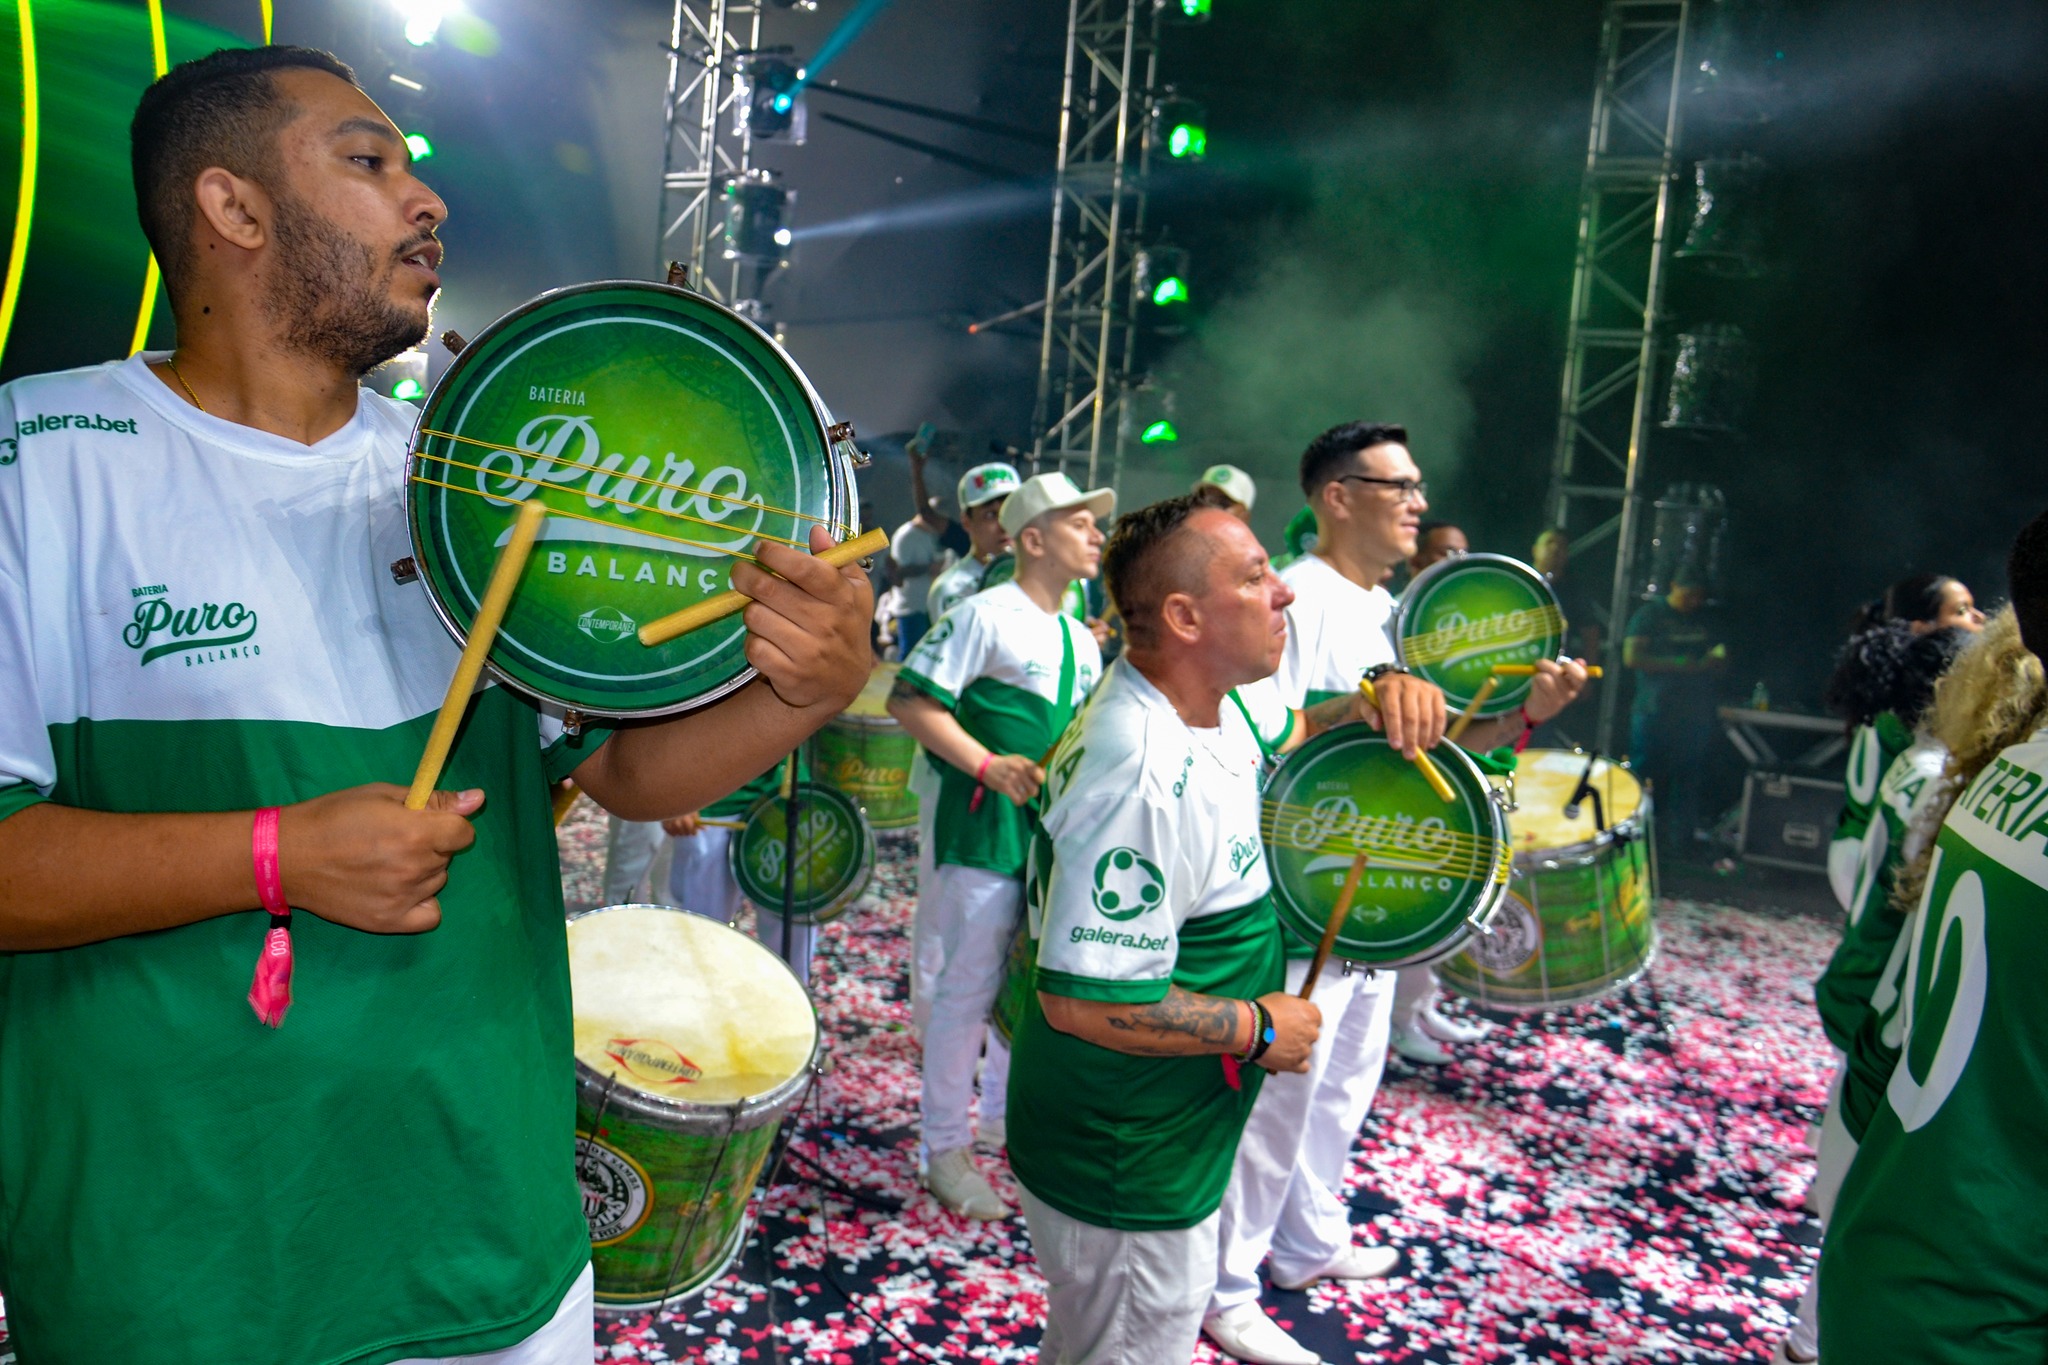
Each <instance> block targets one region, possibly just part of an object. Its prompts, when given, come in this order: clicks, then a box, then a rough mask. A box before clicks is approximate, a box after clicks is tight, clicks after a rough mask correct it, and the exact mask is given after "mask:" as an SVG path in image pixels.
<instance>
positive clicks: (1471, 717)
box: [1444, 678, 1500, 744]
mask: <svg viewBox="0 0 2048 1365" xmlns="http://www.w3.org/2000/svg"><path fill="white" fill-rule="evenodd" d="M1499 686H1500V679H1499V678H1488V679H1486V681H1484V682H1482V683H1480V684H1479V690H1478V691H1477V692H1474V693H1473V694H1472V704H1471V705H1470V706H1467V707H1466V708H1465V710H1464V712H1463V713H1462V714H1460V715H1459V717H1458V718H1457V719H1456V720H1454V721H1452V722H1451V728H1450V729H1448V730H1446V731H1444V738H1445V739H1447V740H1449V741H1451V743H1453V744H1456V743H1457V742H1458V740H1459V739H1461V738H1462V737H1463V736H1464V734H1465V727H1466V726H1468V725H1470V724H1471V723H1472V722H1473V721H1475V720H1477V719H1478V718H1479V708H1480V707H1482V706H1484V705H1486V699H1487V698H1488V697H1490V696H1492V695H1493V689H1495V688H1496V687H1499Z"/></svg>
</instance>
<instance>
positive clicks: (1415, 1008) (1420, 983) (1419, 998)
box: [1394, 967, 1436, 1033]
mask: <svg viewBox="0 0 2048 1365" xmlns="http://www.w3.org/2000/svg"><path fill="white" fill-rule="evenodd" d="M1434 999H1436V969H1435V968H1433V967H1403V968H1401V969H1400V970H1399V971H1397V972H1395V973H1394V1030H1395V1031H1396V1032H1397V1033H1412V1032H1414V1031H1415V1029H1416V1028H1417V1027H1418V1025H1417V1024H1416V1022H1415V1020H1416V1017H1417V1016H1419V1015H1420V1014H1421V1013H1422V1011H1423V1010H1424V1009H1426V1008H1428V1006H1429V1002H1430V1001H1432V1000H1434Z"/></svg>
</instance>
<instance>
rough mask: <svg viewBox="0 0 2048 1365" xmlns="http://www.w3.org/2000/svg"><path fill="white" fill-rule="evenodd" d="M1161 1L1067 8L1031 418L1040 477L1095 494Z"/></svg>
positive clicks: (1133, 253) (1113, 454) (1141, 196)
mask: <svg viewBox="0 0 2048 1365" xmlns="http://www.w3.org/2000/svg"><path fill="white" fill-rule="evenodd" d="M1159 14H1160V12H1159V6H1158V4H1157V3H1156V0H1069V4H1068V9H1067V55H1066V68H1065V80H1064V83H1063V87H1062V94H1061V97H1060V146H1059V161H1058V163H1057V167H1056V171H1055V176H1054V184H1053V203H1052V251H1051V254H1050V256H1049V258H1048V260H1047V262H1046V269H1045V317H1044V330H1043V332H1042V334H1041V339H1040V343H1039V353H1038V399H1037V403H1036V405H1035V407H1034V409H1033V414H1032V448H1031V459H1032V466H1033V468H1034V469H1035V470H1039V471H1049V470H1053V469H1058V470H1062V471H1067V472H1070V473H1072V474H1075V475H1077V476H1079V477H1081V478H1083V479H1084V480H1085V482H1084V483H1083V486H1084V487H1089V488H1092V487H1095V486H1097V485H1098V483H1099V482H1100V481H1101V480H1102V478H1103V476H1104V475H1105V474H1106V475H1107V476H1108V479H1109V482H1110V483H1111V484H1112V485H1114V484H1116V483H1117V482H1118V481H1119V480H1120V479H1121V477H1122V474H1123V449H1124V442H1125V438H1126V433H1125V431H1124V430H1123V428H1124V427H1125V426H1126V425H1127V423H1125V422H1123V421H1122V420H1121V418H1122V412H1123V404H1124V401H1125V398H1126V396H1127V395H1128V393H1129V392H1130V389H1131V384H1132V380H1133V371H1134V367H1135V347H1136V343H1137V338H1138V311H1137V310H1138V298H1137V291H1136V288H1135V285H1134V274H1135V271H1134V267H1135V265H1136V262H1137V256H1138V249H1139V243H1140V241H1141V239H1142V234H1143V233H1144V230H1145V187H1146V176H1147V174H1148V172H1149V171H1150V168H1151V156H1152V143H1153V131H1154V130H1153V128H1152V122H1153V112H1154V107H1155V105H1156V104H1157V101H1158V96H1159V84H1158V76H1159V23H1160V17H1159Z"/></svg>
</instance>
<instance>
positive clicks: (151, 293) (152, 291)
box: [128, 0, 171, 355]
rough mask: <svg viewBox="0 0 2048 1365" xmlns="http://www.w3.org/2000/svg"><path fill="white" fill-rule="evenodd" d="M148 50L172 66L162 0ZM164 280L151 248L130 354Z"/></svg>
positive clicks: (164, 67) (144, 333) (161, 67)
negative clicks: (165, 37)
mask: <svg viewBox="0 0 2048 1365" xmlns="http://www.w3.org/2000/svg"><path fill="white" fill-rule="evenodd" d="M149 54H150V56H151V57H152V58H153V59H154V60H155V62H156V74H157V75H159V76H161V75H163V74H164V72H166V71H168V70H170V69H171V57H170V51H169V47H168V45H167V44H166V43H165V42H164V4H163V0H149ZM162 283H163V272H162V271H160V270H159V269H157V264H156V254H155V253H154V252H152V253H150V257H149V266H148V268H147V269H146V270H144V271H143V272H142V306H141V307H140V308H138V309H137V310H136V312H135V335H134V336H133V337H132V338H130V340H129V342H128V354H129V355H134V354H135V353H136V352H137V351H139V350H141V349H142V348H143V347H144V346H145V345H147V344H148V343H149V323H150V319H151V318H154V317H155V316H156V291H157V288H158V286H159V285H161V284H162Z"/></svg>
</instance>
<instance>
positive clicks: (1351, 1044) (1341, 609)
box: [1204, 422, 1586, 1365]
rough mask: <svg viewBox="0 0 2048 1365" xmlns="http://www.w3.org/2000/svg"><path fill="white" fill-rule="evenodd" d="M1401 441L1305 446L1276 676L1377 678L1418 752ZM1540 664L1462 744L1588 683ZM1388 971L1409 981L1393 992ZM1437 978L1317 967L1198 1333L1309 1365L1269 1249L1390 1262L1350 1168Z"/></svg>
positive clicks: (1231, 1208)
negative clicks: (1267, 1310)
mask: <svg viewBox="0 0 2048 1365" xmlns="http://www.w3.org/2000/svg"><path fill="white" fill-rule="evenodd" d="M1407 442H1408V433H1407V432H1406V431H1405V430H1403V429H1402V428H1401V427H1398V426H1390V425H1384V424H1380V423H1373V422H1347V423H1345V424H1344V425H1342V426H1339V427H1333V428H1331V429H1330V430H1329V431H1326V432H1324V433H1323V434H1322V435H1320V436H1318V437H1317V438H1316V439H1315V440H1314V441H1313V442H1311V443H1310V444H1309V447H1308V449H1307V450H1306V451H1304V452H1303V454H1302V457H1301V489H1302V492H1303V494H1304V495H1305V496H1306V497H1307V498H1308V500H1309V505H1310V507H1311V508H1313V509H1314V512H1315V519H1316V548H1315V550H1314V551H1313V552H1312V553H1309V554H1306V555H1303V556H1302V557H1301V558H1300V559H1297V560H1295V561H1294V562H1293V563H1291V564H1289V565H1288V566H1287V567H1286V568H1285V569H1284V570H1282V571H1281V576H1282V577H1283V578H1285V579H1286V581H1287V586H1288V588H1289V589H1290V590H1291V592H1292V594H1293V601H1292V602H1291V604H1290V605H1289V606H1288V608H1287V641H1286V648H1285V650H1284V652H1283V654H1282V657H1281V659H1280V664H1279V668H1278V670H1277V671H1276V672H1275V673H1274V675H1273V678H1274V683H1275V684H1276V686H1277V687H1278V690H1279V693H1280V699H1281V701H1282V702H1283V703H1284V704H1286V705H1289V706H1294V707H1303V706H1307V707H1314V706H1315V705H1317V704H1318V703H1323V702H1326V701H1328V700H1330V699H1333V698H1338V697H1350V696H1353V695H1355V694H1356V693H1357V692H1358V690H1359V681H1360V679H1362V678H1363V679H1370V680H1372V682H1373V685H1374V688H1375V691H1376V694H1377V696H1378V698H1379V700H1380V702H1381V704H1382V705H1383V706H1384V708H1385V714H1384V715H1383V716H1378V717H1374V720H1375V723H1377V724H1379V725H1380V726H1381V727H1382V728H1383V729H1384V730H1385V732H1386V737H1387V741H1388V742H1389V743H1390V744H1392V745H1393V746H1394V747H1395V748H1397V749H1400V750H1401V751H1402V752H1403V753H1405V754H1408V755H1409V756H1411V757H1412V756H1414V755H1415V754H1417V753H1419V752H1421V751H1423V750H1426V749H1429V748H1433V747H1434V746H1435V745H1436V744H1437V742H1438V741H1439V740H1440V739H1441V738H1442V737H1443V734H1444V728H1445V715H1444V697H1443V693H1442V692H1441V691H1440V690H1438V689H1437V688H1436V687H1435V686H1433V685H1431V684H1430V683H1427V682H1424V681H1423V680H1422V679H1420V678H1416V677H1413V676H1410V675H1409V674H1408V673H1406V672H1404V671H1402V669H1401V668H1400V667H1399V665H1397V664H1396V663H1395V661H1394V642H1393V638H1392V635H1391V633H1390V631H1391V625H1392V620H1393V614H1394V599H1393V597H1392V596H1390V595H1389V594H1388V592H1387V590H1386V589H1385V588H1383V587H1381V586H1379V585H1380V583H1381V581H1382V580H1383V579H1384V578H1385V577H1386V575H1387V574H1388V573H1389V572H1391V571H1392V569H1393V568H1394V566H1395V565H1397V564H1399V563H1401V561H1403V560H1404V559H1407V558H1408V557H1409V556H1410V555H1413V554H1414V553H1415V549H1416V531H1417V528H1418V526H1419V524H1420V519H1421V516H1422V513H1423V512H1425V511H1426V510H1428V507H1429V503H1428V500H1427V498H1426V497H1425V494H1424V485H1423V480H1422V476H1421V471H1420V470H1419V469H1418V468H1417V467H1416V465H1415V460H1414V457H1413V456H1411V455H1410V454H1409V453H1408V445H1407ZM1535 667H1536V677H1535V681H1534V687H1533V691H1532V693H1531V696H1530V699H1529V702H1528V704H1527V706H1526V708H1525V710H1524V713H1523V714H1521V715H1515V716H1507V717H1502V718H1500V719H1497V720H1493V721H1478V722H1476V723H1474V724H1473V725H1471V726H1470V727H1469V728H1468V729H1467V730H1466V731H1465V734H1464V737H1463V741H1464V743H1465V744H1466V745H1467V747H1470V748H1473V749H1487V748H1491V747H1493V746H1494V745H1497V744H1502V743H1509V742H1512V741H1513V740H1515V739H1517V738H1519V737H1520V735H1521V733H1522V730H1523V728H1524V717H1525V716H1526V718H1527V721H1528V723H1530V724H1535V723H1538V722H1541V721H1543V720H1546V719H1548V718H1549V717H1550V716H1552V715H1554V714H1556V712H1558V711H1560V710H1562V709H1563V708H1564V707H1565V705H1567V704H1568V703H1569V702H1570V701H1571V699H1572V698H1573V697H1575V696H1577V695H1578V692H1579V690H1580V689H1581V688H1582V687H1584V686H1585V678H1586V673H1585V669H1584V667H1583V666H1582V665H1580V664H1577V663H1567V664H1557V663H1553V662H1551V661H1549V660H1541V661H1539V662H1538V663H1537V664H1536V666H1535ZM1313 947H1314V945H1312V944H1307V943H1301V942H1293V941H1291V942H1290V943H1289V944H1288V952H1289V957H1290V961H1289V963H1288V973H1287V985H1288V989H1289V990H1292V991H1299V990H1300V989H1301V988H1302V986H1303V985H1304V983H1305V982H1306V981H1307V977H1308V968H1309V960H1310V957H1311V955H1312V950H1313ZM1397 977H1398V978H1399V980H1400V983H1401V984H1402V985H1406V986H1408V987H1409V989H1408V990H1406V991H1402V990H1400V989H1399V987H1398V986H1397ZM1434 988H1435V978H1434V976H1433V975H1432V973H1431V972H1430V970H1429V968H1427V967H1414V968H1407V969H1404V970H1402V971H1401V972H1399V973H1398V974H1397V973H1391V972H1355V973H1347V972H1342V971H1326V972H1324V973H1323V974H1322V975H1321V976H1320V977H1318V978H1317V982H1316V987H1315V993H1314V996H1313V998H1314V1000H1315V1002H1316V1003H1317V1004H1318V1005H1319V1006H1320V1007H1321V1008H1322V1012H1323V1041H1322V1042H1321V1043H1319V1044H1318V1046H1317V1048H1316V1052H1315V1055H1314V1056H1313V1057H1312V1058H1311V1059H1310V1062H1309V1066H1308V1068H1307V1070H1306V1071H1305V1072H1304V1073H1303V1074H1301V1075H1299V1076H1292V1075H1290V1076H1285V1077H1277V1078H1275V1080H1274V1082H1273V1083H1272V1084H1270V1085H1268V1086H1267V1087H1266V1089H1265V1092H1264V1094H1262V1095H1261V1096H1260V1099H1259V1104H1258V1107H1257V1108H1256V1109H1255V1110H1253V1112H1252V1116H1251V1120H1250V1122H1249V1123H1248V1124H1247V1125H1246V1128H1245V1134H1244V1141H1243V1142H1242V1143H1241V1144H1240V1145H1239V1148H1238V1154H1237V1169H1236V1172H1235V1173H1234V1174H1233V1175H1232V1177H1231V1183H1230V1190H1229V1193H1228V1194H1227V1195H1226V1196H1225V1198H1224V1202H1223V1213H1222V1220H1223V1221H1222V1233H1221V1241H1222V1265H1221V1267H1220V1269H1219V1272H1218V1275H1217V1281H1216V1295H1215V1298H1214V1300H1213V1301H1212V1302H1211V1304H1210V1306H1209V1317H1208V1320H1207V1321H1206V1322H1205V1324H1204V1328H1205V1330H1206V1331H1207V1332H1208V1334H1209V1336H1210V1337H1211V1338H1212V1339H1213V1340H1215V1341H1216V1342H1217V1344H1218V1345H1220V1346H1222V1347H1223V1349H1224V1350H1225V1351H1226V1352H1228V1353H1229V1354H1231V1355H1233V1356H1235V1357H1237V1358H1238V1359H1240V1360H1251V1361H1260V1362H1268V1363H1269V1365H1312V1362H1314V1361H1315V1360H1316V1355H1315V1353H1314V1352H1313V1351H1310V1350H1307V1349H1305V1348H1304V1347H1302V1346H1301V1345H1300V1344H1299V1343H1297V1342H1296V1341H1295V1340H1294V1339H1293V1338H1292V1337H1290V1336H1288V1335H1287V1333H1286V1332H1284V1331H1283V1330H1281V1328H1280V1327H1279V1326H1278V1325H1277V1324H1276V1323H1274V1322H1273V1321H1272V1320H1271V1319H1269V1318H1268V1317H1266V1315H1265V1314H1264V1313H1262V1312H1261V1311H1260V1310H1259V1305H1258V1298H1259V1274H1258V1272H1259V1265H1260V1263H1261V1262H1262V1261H1264V1260H1265V1259H1266V1258H1267V1256H1268V1254H1269V1253H1270V1254H1271V1256H1272V1277H1273V1281H1274V1283H1275V1284H1277V1285H1279V1286H1281V1287H1282V1288H1286V1289H1297V1288H1305V1287H1306V1286H1308V1285H1310V1284H1313V1283H1315V1282H1316V1281H1317V1280H1322V1279H1367V1278H1372V1277H1374V1276H1379V1275H1384V1274H1386V1273H1388V1272H1389V1271H1391V1270H1392V1269H1393V1268H1394V1267H1395V1265H1396V1264H1398V1262H1399V1259H1400V1258H1399V1256H1398V1255H1397V1254H1396V1253H1394V1252H1393V1251H1392V1250H1391V1249H1389V1248H1385V1247H1364V1246H1357V1245H1354V1244H1353V1243H1352V1240H1351V1220H1350V1215H1349V1212H1348V1206H1347V1203H1346V1201H1345V1199H1344V1197H1343V1190H1344V1185H1343V1181H1344V1169H1345V1164H1346V1162H1347V1160H1348V1159H1349V1155H1350V1151H1351V1139H1352V1137H1353V1136H1354V1135H1356V1133H1357V1132H1358V1128H1359V1125H1360V1124H1362V1123H1363V1122H1364V1121H1365V1115H1366V1112H1367V1111H1368V1110H1369V1109H1370V1108H1371V1107H1372V1098H1373V1095H1374V1093H1375V1092H1376V1091H1377V1090H1378V1089H1379V1083H1380V1074H1381V1072H1382V1071H1383V1070H1384V1069H1385V1065H1386V1056H1387V1043H1388V1036H1389V1030H1390V1027H1391V1026H1394V1025H1396V1024H1406V1025H1409V1026H1411V1027H1415V1028H1417V1029H1418V1030H1419V1029H1420V1028H1424V1027H1426V1028H1429V1029H1432V1030H1433V1031H1436V1032H1438V1033H1440V1034H1444V1033H1449V1032H1450V1031H1451V1029H1452V1027H1454V1026H1453V1025H1452V1024H1451V1022H1450V1021H1448V1020H1443V1019H1441V1018H1438V1017H1436V1016H1435V1011H1434V1010H1431V1009H1430V1008H1429V1007H1428V1001H1429V996H1430V993H1431V992H1432V991H1433V990H1434ZM1397 995H1406V996H1407V1001H1408V1003H1409V1009H1408V1011H1407V1015H1406V1018H1405V1019H1400V1018H1397V1017H1396V1016H1397V1015H1399V1014H1400V1013H1401V1009H1402V1007H1401V1004H1400V1003H1397V999H1396V997H1397ZM1424 1041H1427V1040H1424ZM1442 1059H1443V1058H1442V1057H1441V1056H1439V1057H1438V1060H1442Z"/></svg>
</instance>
